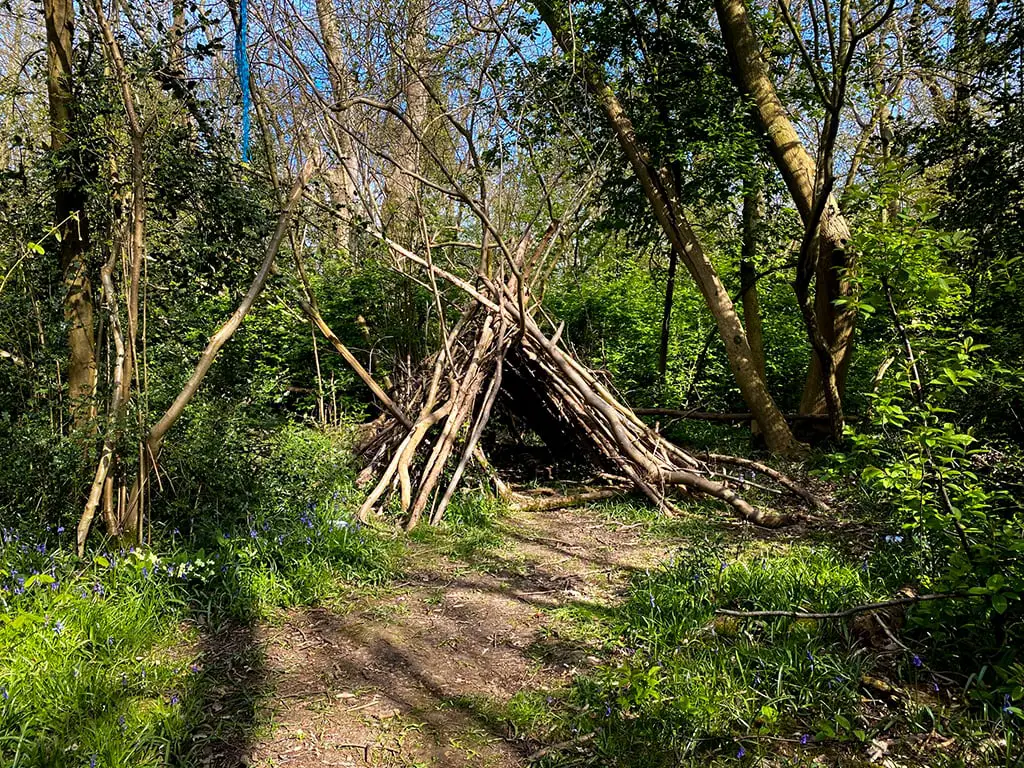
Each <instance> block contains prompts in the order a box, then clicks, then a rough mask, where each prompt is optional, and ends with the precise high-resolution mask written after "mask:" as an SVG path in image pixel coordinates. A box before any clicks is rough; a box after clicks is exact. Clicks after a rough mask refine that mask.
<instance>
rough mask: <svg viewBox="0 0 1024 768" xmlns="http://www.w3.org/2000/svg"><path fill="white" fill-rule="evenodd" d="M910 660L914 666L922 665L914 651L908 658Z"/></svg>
mask: <svg viewBox="0 0 1024 768" xmlns="http://www.w3.org/2000/svg"><path fill="white" fill-rule="evenodd" d="M910 661H911V662H913V664H914V666H915V667H922V666H924V662H923V661H921V657H920V656H918V655H917V654H916V653H915V654H914V655H913V656H912V657H911V658H910Z"/></svg>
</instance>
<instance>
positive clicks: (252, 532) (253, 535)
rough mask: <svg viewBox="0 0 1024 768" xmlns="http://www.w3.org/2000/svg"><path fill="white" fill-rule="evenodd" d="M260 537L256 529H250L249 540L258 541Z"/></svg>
mask: <svg viewBox="0 0 1024 768" xmlns="http://www.w3.org/2000/svg"><path fill="white" fill-rule="evenodd" d="M259 537H260V535H259V534H258V533H256V529H255V528H250V529H249V538H250V539H258V538H259Z"/></svg>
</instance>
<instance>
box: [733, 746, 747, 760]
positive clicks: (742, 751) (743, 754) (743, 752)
mask: <svg viewBox="0 0 1024 768" xmlns="http://www.w3.org/2000/svg"><path fill="white" fill-rule="evenodd" d="M746 756H747V750H745V749H744V748H743V747H742V746H741V747H740V749H739V751H738V752H737V753H736V757H737V758H738V759H740V760H742V759H743V758H744V757H746Z"/></svg>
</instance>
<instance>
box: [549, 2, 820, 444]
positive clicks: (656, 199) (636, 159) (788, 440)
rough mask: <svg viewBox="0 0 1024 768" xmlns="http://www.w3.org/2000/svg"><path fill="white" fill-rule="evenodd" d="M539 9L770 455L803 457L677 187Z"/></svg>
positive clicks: (591, 69)
mask: <svg viewBox="0 0 1024 768" xmlns="http://www.w3.org/2000/svg"><path fill="white" fill-rule="evenodd" d="M537 9H538V12H539V14H540V16H541V18H542V19H543V20H544V22H545V23H546V24H547V26H548V28H549V29H550V30H551V33H552V36H553V37H554V39H555V41H556V42H557V43H558V44H559V45H560V46H561V47H562V49H563V50H564V51H573V52H574V53H575V56H576V65H577V66H578V67H580V68H581V71H582V73H583V76H584V78H585V79H586V83H587V86H588V87H589V89H590V91H591V92H592V93H593V94H594V96H595V97H596V98H597V100H598V103H599V105H600V106H601V108H602V110H603V111H604V113H605V116H606V117H607V118H608V121H609V123H610V124H611V127H612V130H613V131H614V132H615V135H616V137H617V138H618V140H619V144H620V146H621V147H622V149H623V151H624V152H625V154H626V156H627V157H628V159H629V161H630V164H631V165H632V167H633V170H634V172H635V173H636V175H637V177H638V179H639V180H640V183H641V185H642V187H643V190H644V194H645V195H646V196H647V199H648V201H649V202H650V204H651V207H652V208H653V209H654V213H655V216H656V217H657V219H658V223H659V224H660V225H661V228H662V231H663V232H664V233H665V235H666V236H667V238H668V240H669V242H670V244H671V245H672V248H673V249H674V250H675V251H676V253H677V255H678V256H679V257H680V258H681V259H682V260H683V263H684V264H685V265H686V267H687V270H688V271H689V272H690V275H691V277H692V278H693V280H694V282H695V283H696V284H697V288H698V289H699V290H700V292H701V295H702V296H703V297H704V301H705V303H706V304H707V306H708V309H710V310H711V314H712V316H713V317H714V318H715V322H716V324H717V325H718V331H719V334H720V335H721V337H722V340H723V341H724V342H725V350H726V355H727V356H728V360H729V366H730V368H731V369H732V372H733V376H734V377H735V379H736V382H737V384H738V385H739V388H740V392H741V393H742V394H743V399H744V400H745V401H746V403H747V406H748V407H749V408H750V410H751V411H752V412H753V413H754V414H755V416H756V417H757V420H758V422H759V423H760V424H761V426H762V429H763V430H764V433H765V442H766V443H767V445H768V448H769V450H771V451H772V452H774V453H777V454H780V455H788V456H793V455H798V454H800V453H802V452H803V450H804V449H803V446H801V445H800V443H798V442H797V441H796V440H795V439H794V438H793V434H792V432H791V431H790V429H789V425H788V424H787V423H786V420H785V418H784V417H783V415H782V413H781V412H780V411H779V408H778V406H777V405H776V404H775V401H774V400H773V399H772V396H771V394H770V393H769V392H768V388H767V387H766V386H765V383H764V379H763V378H762V377H761V375H760V374H759V373H758V370H757V367H756V365H755V363H754V357H753V353H752V352H751V349H750V343H749V342H748V340H747V334H746V331H745V330H744V329H743V324H742V323H741V322H740V318H739V315H738V314H737V312H736V308H735V306H734V305H733V302H732V299H730V298H729V294H728V293H727V292H726V290H725V287H724V286H723V285H722V281H721V279H720V278H719V276H718V272H717V271H716V270H715V267H714V265H713V264H712V263H711V261H710V260H709V259H708V257H707V255H706V254H705V253H704V250H703V248H702V247H701V245H700V242H699V240H698V239H697V236H696V235H695V234H694V232H693V229H692V228H691V227H690V223H689V221H687V219H686V216H685V214H684V213H683V211H682V210H681V208H680V207H679V204H678V201H677V199H676V196H675V193H674V192H673V191H672V190H674V189H675V183H674V181H673V180H672V179H671V178H670V174H669V172H668V170H667V169H666V168H665V167H664V166H661V167H658V166H656V165H655V164H654V162H653V161H652V159H651V157H650V155H649V153H648V151H647V149H646V147H644V146H643V145H642V144H641V143H640V141H639V140H638V139H637V136H636V132H635V130H634V128H633V123H632V121H631V120H630V118H629V116H628V115H627V114H626V112H625V109H624V108H623V107H622V104H621V103H620V102H619V100H618V97H617V96H616V95H615V93H614V92H613V91H612V89H611V87H610V86H609V85H608V84H607V83H606V82H605V80H604V74H603V72H602V70H601V68H600V66H599V65H597V64H595V63H594V62H593V61H591V60H590V59H588V58H587V56H586V54H585V53H583V52H581V51H579V50H578V49H575V48H574V47H573V40H572V38H571V37H570V35H569V33H568V31H567V28H566V26H565V25H564V24H563V23H562V21H561V18H560V14H559V13H558V11H556V10H555V8H554V7H553V6H551V5H549V4H548V3H546V2H543V3H540V4H539V5H538V6H537Z"/></svg>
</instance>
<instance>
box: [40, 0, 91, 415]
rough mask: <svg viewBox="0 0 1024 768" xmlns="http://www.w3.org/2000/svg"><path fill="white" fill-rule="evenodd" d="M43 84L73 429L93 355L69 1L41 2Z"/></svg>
mask: <svg viewBox="0 0 1024 768" xmlns="http://www.w3.org/2000/svg"><path fill="white" fill-rule="evenodd" d="M43 13H44V16H45V20H46V54H47V56H46V60H47V70H46V85H47V91H48V94H49V106H50V154H51V156H52V158H53V163H54V168H55V170H54V219H55V224H56V227H57V231H58V232H59V233H60V266H61V270H62V272H63V284H64V285H63V287H64V319H65V321H66V322H67V327H68V349H69V352H70V360H69V361H68V373H67V380H68V405H69V410H70V413H71V422H72V426H73V428H74V429H76V430H77V429H83V428H87V427H88V428H90V429H91V428H92V424H93V420H94V417H95V415H96V408H95V405H94V402H93V397H94V395H95V392H96V352H95V339H94V335H93V333H94V331H93V298H92V283H91V281H90V278H89V265H88V258H87V254H88V249H89V226H88V219H87V217H86V212H85V202H86V192H85V185H84V182H83V180H82V179H81V177H80V176H79V173H80V168H81V163H80V162H77V161H75V158H76V157H77V156H78V155H79V154H80V151H79V148H78V147H77V146H76V145H75V138H76V137H75V130H76V125H75V102H74V93H73V77H74V20H75V9H74V3H73V2H72V0H44V3H43Z"/></svg>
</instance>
